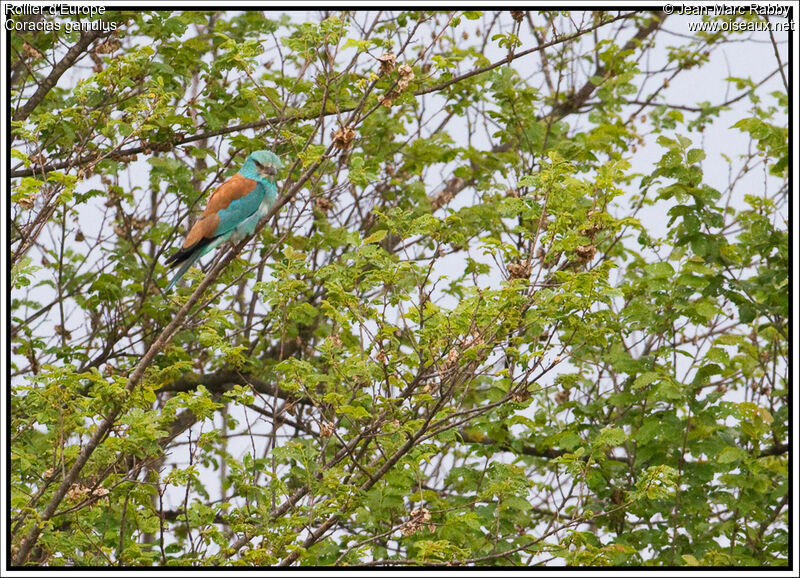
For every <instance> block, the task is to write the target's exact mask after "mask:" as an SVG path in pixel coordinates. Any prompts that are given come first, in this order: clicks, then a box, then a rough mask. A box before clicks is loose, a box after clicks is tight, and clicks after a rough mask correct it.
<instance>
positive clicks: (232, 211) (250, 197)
mask: <svg viewBox="0 0 800 578" xmlns="http://www.w3.org/2000/svg"><path fill="white" fill-rule="evenodd" d="M266 192H267V190H266V188H265V187H264V185H263V183H261V182H259V181H257V184H256V186H255V188H254V189H253V190H252V191H250V192H249V193H248V194H247V195H245V196H244V197H242V198H240V199H236V200H235V201H232V202H231V204H230V205H228V206H227V207H225V208H224V209H222V210H221V211H219V212H218V213H217V215H219V225H218V226H217V230H216V232H215V233H216V235H224V234H225V233H227V232H229V231H231V230H232V229H234V228H236V227H237V226H238V225H239V224H241V223H242V222H243V221H244V220H245V219H247V218H248V217H250V216H252V215H253V213H255V212H256V211H258V207H259V205H261V201H262V200H264V195H265V194H266Z"/></svg>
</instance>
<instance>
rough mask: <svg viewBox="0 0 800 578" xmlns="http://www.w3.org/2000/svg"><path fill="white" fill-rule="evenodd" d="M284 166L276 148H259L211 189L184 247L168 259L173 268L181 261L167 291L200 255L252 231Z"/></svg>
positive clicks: (268, 204) (275, 192)
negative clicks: (261, 149)
mask: <svg viewBox="0 0 800 578" xmlns="http://www.w3.org/2000/svg"><path fill="white" fill-rule="evenodd" d="M281 166H282V165H281V161H280V159H278V157H277V156H276V155H275V154H274V153H273V152H271V151H256V152H254V153H252V154H251V155H250V156H248V157H247V160H246V161H244V164H243V165H242V168H241V169H239V172H238V173H236V174H235V175H233V176H232V177H231V178H229V179H228V180H227V181H225V182H224V183H222V184H221V185H220V186H219V187H217V189H216V190H215V191H214V192H213V193H211V197H210V198H209V199H208V205H206V208H205V210H204V211H203V214H202V216H201V217H200V220H198V221H197V222H196V223H195V224H194V226H193V227H192V229H191V230H190V231H189V234H188V235H186V240H185V241H184V243H183V247H181V248H180V249H179V250H178V251H176V252H175V253H173V254H172V255H171V256H170V257H169V258H168V259H167V260H166V264H167V266H169V267H170V268H172V267H176V266H178V265H180V269H178V272H177V273H175V276H174V277H173V278H172V281H170V282H169V285H168V286H167V292H169V291H170V289H172V287H173V286H174V285H175V283H177V282H178V279H180V278H181V277H182V276H183V274H184V273H186V271H188V270H189V267H191V266H192V265H193V264H194V263H195V261H197V260H198V259H199V258H200V257H202V256H203V255H205V254H206V253H208V252H210V251H213V250H214V249H216V248H217V247H219V246H220V245H221V244H222V243H224V242H225V241H229V240H230V241H233V242H234V243H236V242H239V241H241V240H242V239H244V238H245V237H247V236H248V235H252V234H253V231H255V229H256V225H257V224H258V222H259V221H260V220H261V218H262V217H264V216H265V215H266V214H267V212H268V211H269V208H270V207H271V206H272V203H274V202H275V198H276V197H277V196H278V189H277V187H276V186H275V177H276V176H277V174H278V170H279V169H280V168H281Z"/></svg>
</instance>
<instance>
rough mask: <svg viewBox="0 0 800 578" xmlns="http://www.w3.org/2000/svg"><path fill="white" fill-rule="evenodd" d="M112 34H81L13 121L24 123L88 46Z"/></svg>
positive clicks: (92, 31) (105, 31)
mask: <svg viewBox="0 0 800 578" xmlns="http://www.w3.org/2000/svg"><path fill="white" fill-rule="evenodd" d="M110 33H111V30H102V29H98V30H87V31H86V32H84V33H82V34H81V37H80V39H79V40H78V41H77V42H76V43H75V44H73V45H72V48H70V49H69V50H68V51H67V53H66V54H65V55H64V58H62V59H61V60H60V61H59V62H58V64H56V65H55V66H54V67H53V70H51V71H50V74H48V75H47V78H45V79H44V80H43V81H42V82H41V83H40V84H39V88H37V89H36V92H34V93H33V95H31V97H30V98H29V99H28V102H26V103H25V104H24V105H23V106H22V107H21V108H20V109H19V110H17V112H15V113H14V116H13V117H12V118H11V120H15V121H22V120H25V119H26V118H28V116H30V114H31V112H33V109H34V108H36V107H37V106H38V105H39V103H40V102H42V100H44V97H45V96H47V93H48V92H50V91H51V90H52V89H53V87H54V86H55V85H56V83H57V82H58V79H59V78H61V75H63V74H64V73H65V72H66V71H67V70H68V69H69V67H70V66H72V65H73V64H74V63H75V61H76V60H77V59H78V57H79V56H80V55H81V54H82V53H83V51H84V50H86V48H88V46H89V45H90V44H91V43H92V42H94V41H95V40H97V39H98V38H102V37H103V36H107V35H108V34H110Z"/></svg>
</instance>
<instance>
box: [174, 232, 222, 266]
mask: <svg viewBox="0 0 800 578" xmlns="http://www.w3.org/2000/svg"><path fill="white" fill-rule="evenodd" d="M214 239H216V237H211V238H204V239H200V240H199V241H198V242H197V243H195V244H194V245H192V246H191V247H181V248H180V249H178V250H177V251H175V252H174V253H173V254H172V255H170V256H169V257H167V259H166V261H164V264H165V265H166V266H167V267H169V268H170V269H172V268H173V267H177V266H178V265H180V264H181V263H183V262H184V261H186V260H187V259H189V258H191V256H192V255H193V254H194V253H195V251H202V250H203V247H206V246H208V245H210V244H211V243H212V242H213V241H214Z"/></svg>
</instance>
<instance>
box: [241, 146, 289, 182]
mask: <svg viewBox="0 0 800 578" xmlns="http://www.w3.org/2000/svg"><path fill="white" fill-rule="evenodd" d="M281 168H283V164H282V163H281V160H280V159H279V158H278V156H277V155H276V154H275V153H273V152H272V151H256V152H254V153H251V154H250V156H248V157H247V160H246V161H244V164H243V165H242V168H241V169H240V170H239V173H240V174H241V175H242V176H243V177H247V178H248V179H253V180H257V181H267V182H270V183H273V184H274V183H275V178H276V177H277V175H278V171H279V170H280V169H281Z"/></svg>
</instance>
